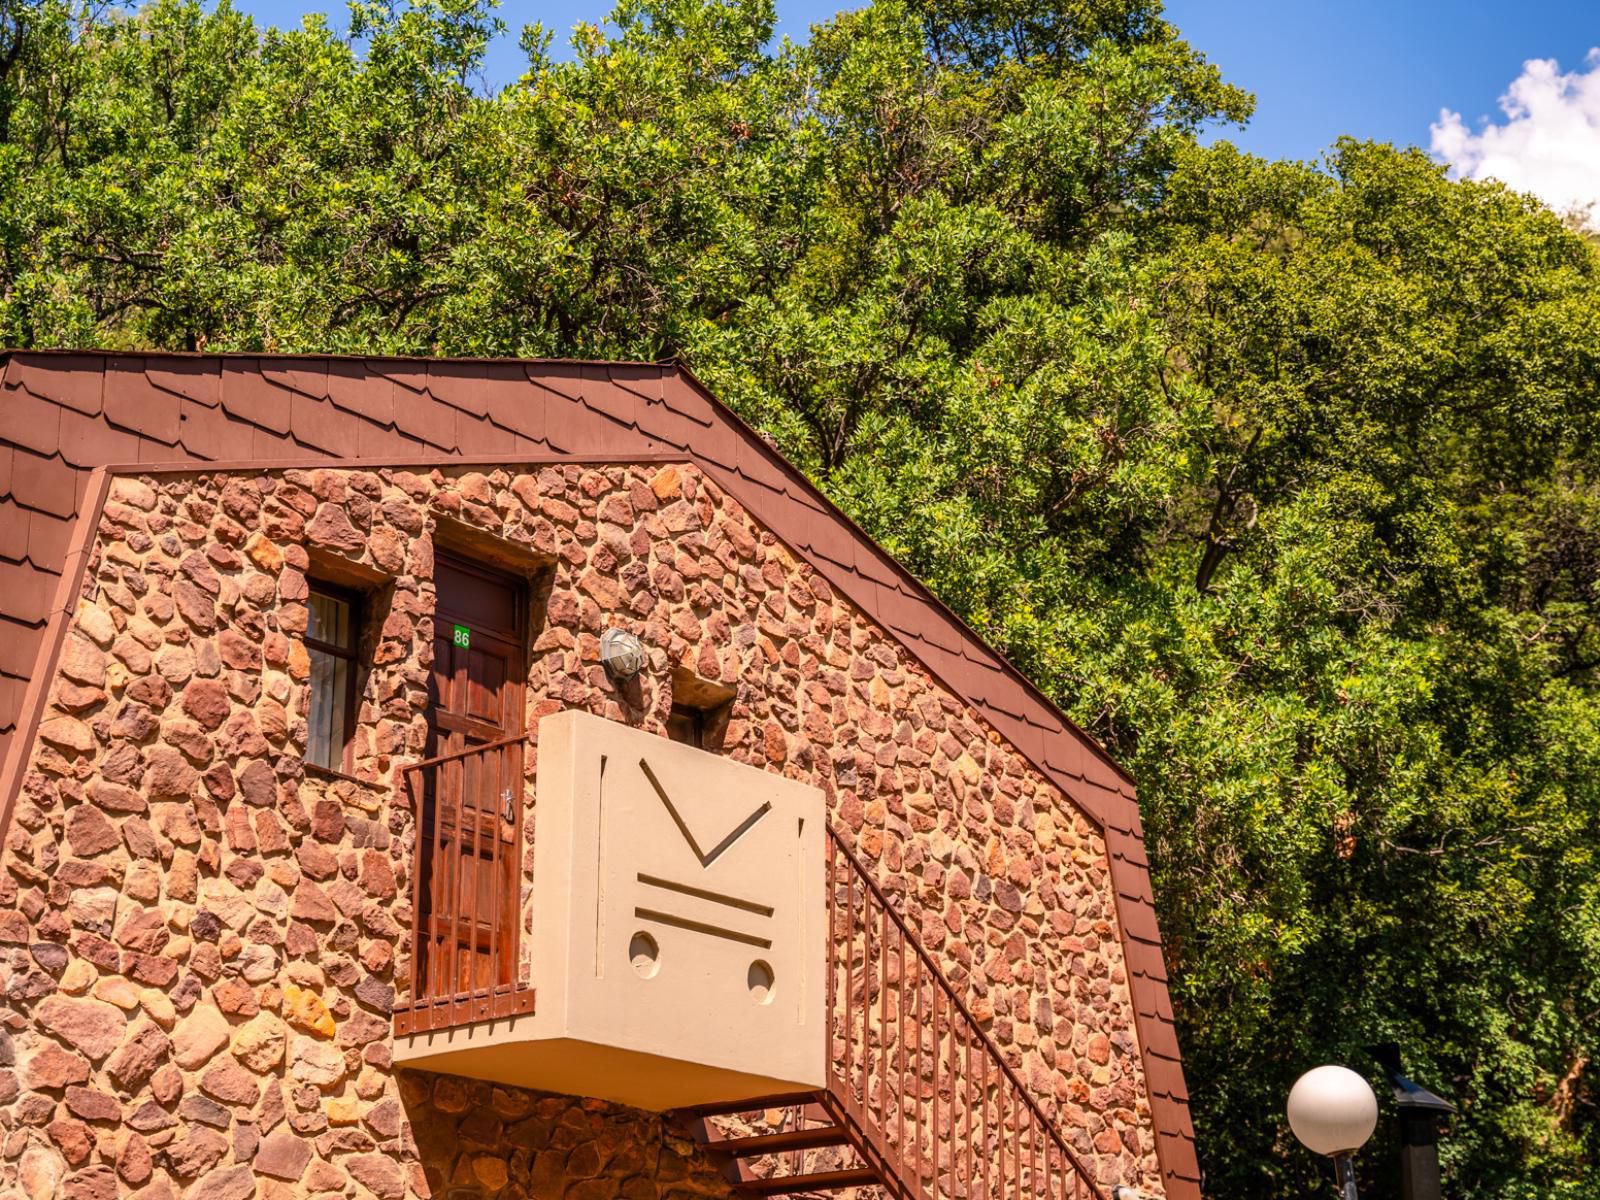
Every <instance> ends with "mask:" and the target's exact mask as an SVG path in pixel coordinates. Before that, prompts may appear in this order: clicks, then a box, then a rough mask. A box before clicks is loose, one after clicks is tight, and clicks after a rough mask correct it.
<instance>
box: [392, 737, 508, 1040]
mask: <svg viewBox="0 0 1600 1200" xmlns="http://www.w3.org/2000/svg"><path fill="white" fill-rule="evenodd" d="M526 742H527V737H526V735H525V734H518V735H516V736H514V737H509V738H501V739H499V740H498V741H493V742H486V743H483V744H481V745H477V746H469V747H467V748H466V749H463V750H457V751H454V752H452V753H449V754H441V755H437V756H435V757H433V758H427V759H424V760H422V761H421V762H417V763H412V764H411V765H410V766H407V767H405V768H404V769H403V771H402V775H403V776H404V779H405V782H406V785H407V787H408V790H409V793H410V795H411V803H412V813H413V815H414V817H415V831H416V852H415V853H414V855H413V856H412V885H411V955H410V957H411V962H410V970H409V976H408V978H409V982H410V990H409V992H408V994H407V995H406V997H404V998H403V1000H402V1002H401V1003H400V1004H399V1005H397V1007H396V1010H395V1033H396V1034H399V1035H405V1034H411V1033H421V1032H425V1031H427V1030H430V1029H447V1028H450V1027H451V1026H455V1025H463V1024H467V1023H469V1022H473V1021H484V1020H491V1019H494V1018H498V1017H508V1016H514V1015H516V1014H518V1013H527V1012H532V1011H533V990H532V989H531V988H530V987H528V986H527V985H526V984H525V983H521V982H519V980H518V953H517V942H518V931H519V930H520V928H521V925H522V917H521V880H522V870H521V858H522V854H521V844H522V808H523V800H524V794H523V791H524V784H523V778H522V763H523V749H524V746H525V744H526Z"/></svg>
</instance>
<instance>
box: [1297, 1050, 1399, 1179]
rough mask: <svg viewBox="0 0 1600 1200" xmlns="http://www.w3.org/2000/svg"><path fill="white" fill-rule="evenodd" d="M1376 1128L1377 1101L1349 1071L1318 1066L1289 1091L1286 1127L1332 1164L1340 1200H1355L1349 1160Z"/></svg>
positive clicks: (1343, 1068) (1309, 1148)
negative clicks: (1287, 1125) (1341, 1199)
mask: <svg viewBox="0 0 1600 1200" xmlns="http://www.w3.org/2000/svg"><path fill="white" fill-rule="evenodd" d="M1377 1127H1378V1098H1377V1097H1376V1096H1374V1095H1373V1094H1372V1088H1371V1087H1369V1086H1368V1085H1367V1081H1366V1080H1365V1079H1363V1078H1361V1076H1359V1075H1357V1074H1356V1073H1355V1072H1354V1071H1352V1070H1350V1069H1349V1068H1348V1067H1336V1066H1327V1067H1317V1068H1315V1069H1314V1070H1310V1071H1307V1072H1306V1073H1305V1074H1304V1075H1302V1076H1300V1078H1299V1079H1297V1080H1295V1085H1294V1087H1292V1088H1290V1089H1289V1128H1290V1129H1292V1130H1293V1131H1294V1136H1295V1137H1297V1138H1299V1139H1300V1142H1301V1144H1302V1145H1303V1146H1305V1148H1306V1149H1307V1150H1310V1151H1312V1152H1313V1153H1316V1154H1322V1155H1326V1156H1327V1157H1328V1158H1331V1159H1333V1166H1334V1173H1335V1174H1336V1176H1337V1177H1338V1180H1339V1191H1340V1194H1341V1196H1342V1197H1343V1200H1358V1197H1357V1195H1356V1177H1355V1167H1354V1166H1353V1165H1352V1163H1351V1161H1350V1158H1351V1155H1353V1154H1355V1152H1356V1151H1357V1150H1359V1149H1361V1147H1362V1146H1364V1145H1366V1144H1367V1139H1368V1138H1370V1137H1371V1136H1372V1131H1373V1130H1374V1129H1376V1128H1377Z"/></svg>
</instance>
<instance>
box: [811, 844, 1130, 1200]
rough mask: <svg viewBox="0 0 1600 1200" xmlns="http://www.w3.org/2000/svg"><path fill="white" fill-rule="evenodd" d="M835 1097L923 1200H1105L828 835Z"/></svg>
mask: <svg viewBox="0 0 1600 1200" xmlns="http://www.w3.org/2000/svg"><path fill="white" fill-rule="evenodd" d="M827 843H828V877H827V887H828V910H829V937H830V946H829V950H830V953H829V956H828V977H827V988H828V1000H829V1005H828V1007H829V1012H830V1016H831V1021H832V1044H831V1046H830V1050H831V1055H830V1057H831V1060H832V1064H833V1065H832V1075H833V1078H832V1080H831V1085H830V1089H829V1090H830V1091H831V1092H832V1093H833V1098H834V1099H835V1100H836V1101H837V1102H839V1103H840V1104H842V1105H843V1107H844V1112H845V1115H847V1116H848V1117H849V1118H850V1119H852V1120H853V1121H854V1122H855V1123H856V1124H858V1125H859V1126H861V1127H862V1129H863V1131H864V1132H865V1134H866V1135H867V1137H868V1138H869V1139H870V1140H871V1141H874V1142H876V1143H877V1145H878V1146H881V1147H883V1148H884V1149H885V1150H888V1151H891V1152H892V1160H891V1165H892V1166H893V1167H895V1168H897V1170H896V1173H897V1174H898V1175H899V1176H900V1179H899V1180H898V1182H899V1184H900V1185H901V1188H902V1189H903V1190H904V1191H906V1192H909V1193H910V1194H912V1195H913V1196H916V1197H919V1198H920V1200H943V1198H945V1197H950V1198H951V1200H1089V1198H1090V1197H1101V1196H1102V1195H1103V1193H1102V1191H1101V1189H1100V1188H1099V1186H1098V1185H1097V1184H1096V1183H1095V1182H1094V1179H1093V1178H1092V1177H1091V1176H1090V1175H1089V1173H1088V1171H1087V1170H1085V1168H1084V1166H1083V1164H1082V1163H1081V1162H1080V1161H1079V1160H1078V1157H1077V1156H1076V1155H1075V1154H1074V1153H1073V1151H1072V1149H1071V1147H1069V1146H1068V1145H1067V1143H1066V1141H1065V1139H1064V1138H1063V1137H1062V1135H1061V1133H1060V1131H1059V1130H1058V1129H1057V1128H1056V1125H1055V1122H1054V1121H1052V1120H1051V1119H1050V1117H1049V1116H1047V1115H1046V1113H1045V1112H1044V1110H1043V1108H1042V1107H1041V1106H1040V1105H1039V1103H1038V1101H1037V1100H1036V1099H1035V1098H1034V1097H1033V1095H1032V1094H1031V1092H1030V1091H1029V1089H1028V1088H1027V1087H1025V1086H1024V1085H1023V1083H1022V1080H1021V1079H1019V1078H1018V1077H1017V1074H1016V1072H1015V1071H1014V1070H1012V1068H1011V1066H1010V1065H1009V1064H1008V1063H1007V1062H1006V1061H1005V1058H1004V1056H1003V1055H1002V1054H1001V1052H1000V1049H999V1048H998V1047H997V1046H996V1045H995V1044H994V1042H993V1040H992V1039H991V1038H990V1037H989V1035H988V1034H987V1033H985V1032H984V1030H983V1029H982V1027H981V1026H980V1025H979V1024H978V1022H977V1020H976V1019H974V1017H973V1016H972V1013H971V1012H970V1011H969V1010H968V1008H967V1006H966V1005H965V1004H964V1003H962V1001H961V998H960V997H959V996H957V995H956V993H955V990H954V989H953V988H952V987H951V985H950V983H949V981H948V980H947V979H946V978H945V975H944V972H943V971H942V970H941V969H940V968H939V966H938V964H937V963H935V962H934V960H933V959H932V958H931V957H930V956H929V955H928V953H927V951H926V950H924V949H923V947H922V943H921V941H920V939H919V938H918V937H917V935H916V934H915V933H913V932H912V930H911V928H910V926H909V925H908V924H907V922H906V919H905V918H904V917H903V916H902V915H901V914H900V913H899V912H898V911H897V910H896V909H895V907H894V905H893V904H891V903H890V902H889V899H888V897H887V896H885V895H884V893H883V891H882V889H881V888H879V886H878V884H877V883H876V882H875V881H874V880H873V878H872V876H871V875H870V874H868V872H867V870H866V868H865V867H864V866H863V865H862V863H861V861H860V859H858V858H857V857H856V856H855V854H854V853H853V852H852V851H851V850H850V848H849V847H848V846H846V845H845V844H844V842H843V841H842V840H841V839H840V837H839V835H838V833H837V832H835V831H834V829H833V828H832V827H831V826H829V828H828V838H827Z"/></svg>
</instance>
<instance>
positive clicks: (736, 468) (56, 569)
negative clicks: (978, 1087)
mask: <svg viewBox="0 0 1600 1200" xmlns="http://www.w3.org/2000/svg"><path fill="white" fill-rule="evenodd" d="M0 368H3V374H0V763H4V762H5V759H6V750H7V749H8V747H9V744H10V743H11V742H12V741H13V740H16V739H17V736H18V734H19V733H21V734H23V735H24V736H23V738H22V740H23V741H24V742H25V741H26V740H27V735H29V734H31V728H32V723H33V722H34V721H36V720H37V719H38V713H37V712H32V713H30V712H28V711H26V710H27V708H28V707H29V705H28V703H27V702H26V701H25V697H26V696H27V692H28V683H29V680H30V679H31V678H34V677H35V676H39V677H41V678H47V677H48V674H49V670H48V668H49V667H50V665H51V662H52V661H53V647H52V646H51V645H50V644H49V642H50V639H48V638H47V637H46V629H47V626H49V625H50V624H51V618H52V616H54V615H57V614H59V612H61V611H62V610H64V609H66V608H67V606H68V605H69V602H70V600H71V597H72V590H73V588H72V579H71V576H72V574H73V573H74V572H75V570H76V568H77V565H78V564H79V563H81V561H82V558H83V548H84V546H86V545H87V538H88V533H89V530H88V529H87V528H86V527H87V526H88V525H89V524H90V522H88V521H85V522H79V521H78V520H77V517H78V515H79V514H80V513H82V512H85V511H88V512H90V513H91V514H92V513H93V512H94V511H95V510H97V509H98V506H99V499H98V496H91V497H89V498H88V501H87V502H86V500H85V493H86V490H87V489H88V488H89V486H90V482H91V474H92V472H94V471H95V470H96V469H97V468H104V467H108V466H128V465H133V464H150V465H152V466H155V465H158V464H159V465H169V466H170V465H179V464H185V463H191V462H241V461H246V460H250V461H253V462H255V463H256V464H262V463H266V462H271V463H273V464H275V465H283V464H286V463H288V462H292V461H310V460H315V459H326V458H342V459H351V458H361V459H375V460H384V459H386V460H391V461H412V462H415V461H419V460H427V459H430V458H440V459H443V458H460V459H478V460H481V461H485V462H510V461H516V460H517V459H518V458H519V457H521V458H524V459H532V458H535V457H538V458H545V459H548V458H550V457H552V456H557V457H570V458H576V459H585V460H594V459H597V458H605V457H619V458H627V457H633V458H638V457H640V456H642V455H650V456H656V457H677V458H683V459H688V460H693V461H695V462H698V463H699V464H700V465H701V466H702V467H703V468H704V469H705V470H706V471H707V472H708V473H709V474H711V475H712V476H713V477H714V478H716V479H717V480H718V482H719V483H721V484H722V485H723V486H724V487H726V488H727V489H728V490H729V491H730V492H731V493H732V494H734V495H735V496H736V497H737V498H738V499H739V500H740V502H741V503H743V504H744V505H745V506H746V507H747V508H749V509H750V511H751V512H752V513H754V514H755V515H756V516H757V517H758V518H759V519H760V520H761V521H762V523H763V524H765V525H766V526H767V527H768V528H770V529H771V530H772V531H773V533H774V534H776V535H777V536H778V537H781V538H782V539H783V540H784V541H785V542H787V543H788V544H789V545H790V546H791V547H793V548H794V549H796V550H798V551H801V552H803V553H804V554H805V555H806V556H807V557H808V558H809V559H810V560H811V561H812V563H813V564H814V565H815V567H816V569H817V570H819V571H820V572H821V573H822V574H823V575H824V577H826V578H827V580H828V581H829V582H830V583H831V584H832V585H833V586H835V587H837V588H838V589H839V590H840V591H842V592H843V593H844V594H845V595H846V596H848V597H849V598H850V599H851V600H852V601H854V602H855V603H856V604H857V605H859V606H860V607H861V608H862V609H863V610H864V611H865V612H867V613H869V614H871V615H872V616H873V617H874V618H875V619H877V620H879V621H881V622H882V623H883V624H884V625H886V626H887V627H889V628H890V629H892V630H893V631H894V632H895V633H896V634H897V635H898V636H899V637H900V638H901V639H902V641H903V642H904V643H905V644H906V646H907V647H908V648H909V649H911V650H912V651H913V652H914V653H915V654H916V655H917V657H918V658H919V659H921V661H922V662H923V664H924V665H925V666H926V667H927V668H928V669H929V670H930V671H932V672H933V673H934V674H935V675H937V676H938V677H939V678H940V679H942V680H943V681H944V682H945V684H946V685H947V686H949V687H951V688H952V689H954V690H955V691H956V692H958V693H959V694H961V695H963V696H965V697H966V698H967V699H968V700H969V701H970V702H971V703H972V704H973V705H974V706H976V707H977V708H979V709H980V710H982V711H983V712H984V714H985V716H986V717H987V718H988V719H989V721H990V722H991V723H992V724H993V725H994V726H995V728H996V729H998V730H999V731H1000V732H1001V733H1002V734H1003V735H1004V736H1006V737H1007V738H1009V739H1010V740H1011V741H1012V743H1013V744H1014V745H1016V746H1017V748H1018V749H1019V750H1021V751H1023V752H1024V753H1025V754H1027V755H1028V756H1029V757H1030V758H1031V759H1032V760H1033V761H1034V763H1035V764H1036V765H1037V766H1038V767H1039V768H1040V769H1041V770H1042V771H1044V772H1045V773H1046V774H1047V775H1049V776H1050V777H1051V778H1052V779H1054V780H1055V782H1056V783H1057V784H1058V785H1059V786H1060V787H1061V788H1062V789H1063V790H1064V791H1065V792H1066V793H1067V794H1068V795H1070V796H1072V797H1073V798H1074V799H1075V800H1076V801H1077V802H1078V803H1079V804H1081V805H1082V806H1083V808H1084V810H1085V811H1086V812H1088V813H1089V814H1090V815H1091V816H1092V817H1093V818H1094V819H1095V820H1096V821H1097V822H1098V823H1099V824H1100V825H1101V826H1102V827H1103V829H1104V831H1105V836H1106V844H1107V847H1108V849H1109V851H1110V853H1111V856H1112V861H1111V868H1112V879H1113V882H1114V884H1115V886H1116V889H1117V894H1118V909H1119V913H1120V917H1121V925H1122V936H1123V944H1124V947H1125V950H1126V956H1127V961H1128V969H1129V972H1130V977H1131V982H1132V990H1133V1000H1134V1006H1135V1008H1136V1009H1137V1011H1138V1021H1139V1034H1140V1042H1141V1044H1142V1046H1143V1051H1144V1062H1145V1076H1146V1079H1147V1081H1148V1085H1149V1089H1150V1101H1151V1108H1152V1116H1153V1119H1154V1124H1155V1129H1156V1133H1157V1143H1158V1147H1159V1151H1160V1159H1161V1166H1162V1173H1163V1176H1164V1177H1165V1180H1166V1184H1167V1194H1168V1195H1169V1196H1171V1197H1174V1198H1175V1200H1178V1198H1183V1200H1187V1198H1190V1197H1198V1196H1199V1195H1200V1188H1199V1174H1200V1173H1199V1168H1198V1164H1197V1160H1196V1155H1195V1148H1194V1131H1193V1128H1192V1127H1191V1125H1190V1123H1189V1106H1188V1093H1187V1090H1186V1089H1185V1087H1184V1081H1183V1068H1182V1065H1181V1063H1180V1060H1179V1054H1178V1042H1177V1037H1176V1035H1175V1033H1174V1029H1173V1020H1172V1005H1171V1001H1170V999H1169V997H1168V992H1167V976H1166V969H1165V966H1164V964H1163V961H1162V954H1161V935H1160V931H1159V930H1158V928H1157V925H1156V916H1155V908H1154V906H1153V904H1152V902H1151V893H1150V874H1149V863H1148V860H1147V859H1146V858H1145V853H1144V830H1143V827H1142V826H1141V824H1140V821H1139V805H1138V802H1137V800H1136V798H1135V795H1134V789H1133V785H1132V783H1131V781H1130V780H1129V779H1128V777H1127V776H1126V775H1125V774H1124V773H1123V772H1122V771H1121V770H1120V769H1119V768H1118V767H1117V765H1116V764H1115V763H1113V762H1112V761H1111V759H1110V758H1109V757H1107V755H1106V754H1105V752H1104V751H1103V750H1102V749H1101V748H1100V747H1099V746H1098V745H1096V744H1095V742H1094V741H1093V740H1092V739H1091V738H1090V737H1088V736H1087V735H1086V734H1084V733H1083V732H1082V731H1081V730H1079V729H1078V728H1076V727H1075V726H1074V725H1073V724H1072V723H1071V722H1070V721H1068V720H1067V718H1066V717H1064V716H1063V715H1062V714H1061V713H1060V712H1059V711H1058V710H1057V709H1056V708H1055V707H1054V706H1053V705H1052V704H1051V703H1050V702H1049V700H1047V699H1046V698H1045V697H1044V696H1043V695H1042V694H1041V693H1040V692H1039V691H1038V690H1037V689H1036V688H1034V687H1033V685H1032V684H1030V683H1029V682H1028V681H1027V680H1026V679H1024V678H1023V677H1022V676H1021V675H1020V674H1018V673H1017V672H1016V671H1015V670H1014V669H1012V668H1011V666H1010V665H1009V664H1008V663H1006V662H1005V660H1004V659H1003V658H1001V656H1000V655H998V654H996V653H995V652H994V651H993V650H991V649H990V648H989V647H988V646H987V645H985V644H984V643H983V641H982V640H981V639H980V638H979V637H978V636H977V635H976V634H974V633H973V632H972V631H971V630H970V629H969V628H967V626H966V625H965V624H963V623H962V622H961V620H960V619H959V618H957V617H956V616H955V615H954V614H953V613H951V612H950V611H949V610H948V609H946V608H945V607H944V606H943V605H942V604H940V603H939V602H938V601H937V600H936V599H934V597H933V596H932V595H931V594H930V593H929V592H928V591H927V589H926V588H924V587H923V586H922V585H921V584H920V583H919V582H917V580H916V579H914V578H913V577H912V576H911V575H910V574H909V573H908V572H907V571H905V570H904V569H903V568H902V567H900V566H899V564H897V563H896V562H895V561H894V560H893V559H892V558H890V557H889V556H888V555H887V554H885V553H884V552H883V551H882V550H880V549H879V548H878V547H877V546H876V545H875V544H874V543H873V542H872V540H871V539H870V538H868V537H867V536H866V535H865V534H864V533H862V532H861V530H859V529H858V528H856V526H855V525H853V524H852V523H851V522H850V521H849V520H848V519H847V518H846V517H845V516H844V515H843V514H842V513H841V512H839V510H838V509H836V508H835V507H834V506H833V505H832V504H830V503H829V502H828V501H827V500H826V499H825V498H824V497H823V496H822V495H821V494H820V493H819V492H818V491H817V490H816V489H815V488H814V487H813V486H812V485H811V484H810V483H809V482H807V480H806V479H805V477H804V476H803V475H802V474H801V473H800V472H799V471H798V470H796V469H795V468H794V467H793V466H791V465H790V464H789V463H788V462H787V461H785V460H784V459H783V457H782V456H781V455H779V454H778V453H777V452H776V451H775V450H773V449H772V448H771V447H769V446H768V445H767V444H766V442H765V441H763V440H762V438H761V437H760V436H759V435H757V434H756V433H755V432H754V431H753V430H751V429H750V428H749V426H747V425H745V424H744V423H743V422H742V421H740V420H739V419H738V418H737V417H736V416H734V415H733V413H732V412H730V411H729V410H728V409H726V408H724V407H723V406H722V405H721V404H719V403H718V402H717V401H716V400H715V399H714V398H713V397H712V396H711V395H710V394H709V393H708V392H707V391H706V390H705V388H703V387H702V386H701V385H700V384H699V382H698V381H697V380H696V379H695V378H694V377H693V375H691V374H690V373H689V372H688V371H687V370H685V369H683V368H682V367H680V366H676V365H672V364H647V363H616V362H611V363H605V362H561V361H550V360H544V361H523V360H483V359H477V360H438V359H404V358H334V357H280V356H270V355H261V356H256V355H183V354H152V355H120V354H100V353H83V354H78V353H65V352H53V351H12V352H8V353H6V354H5V355H4V356H3V359H0ZM75 536H76V538H77V539H78V543H77V545H76V546H75V545H74V542H73V539H74V537H75ZM64 575H66V576H67V581H66V586H63V576H64ZM60 624H61V622H59V621H57V622H56V625H60ZM41 652H43V653H44V654H45V655H46V656H47V657H46V658H45V660H44V661H43V662H42V663H41V662H40V654H41ZM12 767H13V769H12V770H11V771H9V772H7V773H6V774H5V775H0V784H10V785H11V787H10V788H8V789H7V790H6V791H4V792H0V816H3V815H4V809H5V808H6V807H8V806H9V802H10V799H11V794H12V792H13V790H14V786H15V783H16V781H17V779H18V777H19V775H20V768H19V767H16V766H15V764H12Z"/></svg>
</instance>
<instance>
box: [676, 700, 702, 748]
mask: <svg viewBox="0 0 1600 1200" xmlns="http://www.w3.org/2000/svg"><path fill="white" fill-rule="evenodd" d="M707 715H708V714H707V713H706V710H705V709H703V708H692V707H690V706H689V705H687V704H678V703H674V704H673V706H672V715H671V716H670V717H668V718H667V736H668V737H669V738H671V739H672V740H673V741H675V742H682V743H683V744H684V745H685V746H693V747H694V748H695V749H696V750H704V749H705V748H706V718H707Z"/></svg>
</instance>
